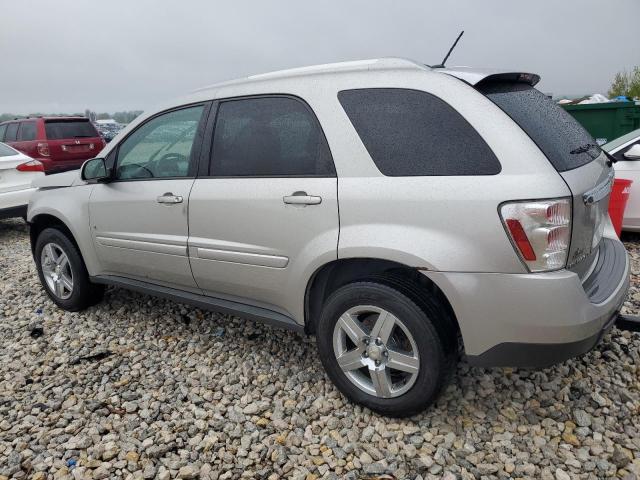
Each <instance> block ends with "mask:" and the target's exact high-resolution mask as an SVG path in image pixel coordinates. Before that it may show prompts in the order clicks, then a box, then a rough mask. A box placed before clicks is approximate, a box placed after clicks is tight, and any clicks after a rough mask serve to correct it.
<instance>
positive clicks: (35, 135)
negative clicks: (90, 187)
mask: <svg viewBox="0 0 640 480" xmlns="http://www.w3.org/2000/svg"><path fill="white" fill-rule="evenodd" d="M2 141H4V142H5V143H6V144H8V145H11V146H12V147H13V148H15V149H16V150H19V151H21V152H22V153H25V154H26V155H29V156H30V157H32V158H34V159H36V160H38V161H40V162H41V163H42V165H44V170H45V172H46V173H56V172H63V171H66V170H73V169H77V168H80V166H81V165H82V163H83V162H84V161H85V160H87V159H89V158H93V157H95V156H96V153H98V152H99V151H100V150H102V148H103V147H104V146H105V145H106V143H105V142H104V140H102V138H101V137H100V135H99V134H98V132H97V131H96V129H95V127H94V126H93V124H92V123H91V122H90V121H89V119H88V118H84V117H37V118H22V119H19V120H18V119H16V120H11V121H8V122H3V123H0V142H2Z"/></svg>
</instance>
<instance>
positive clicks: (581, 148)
mask: <svg viewBox="0 0 640 480" xmlns="http://www.w3.org/2000/svg"><path fill="white" fill-rule="evenodd" d="M593 148H598V149H599V148H600V145H598V144H596V143H585V144H584V145H580V146H579V147H578V148H574V149H573V150H571V151H570V152H569V153H570V154H572V155H577V154H579V153H587V152H588V151H589V150H591V149H593Z"/></svg>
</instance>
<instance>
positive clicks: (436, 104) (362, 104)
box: [338, 88, 501, 177]
mask: <svg viewBox="0 0 640 480" xmlns="http://www.w3.org/2000/svg"><path fill="white" fill-rule="evenodd" d="M338 99H339V100H340V103H341V104H342V107H343V108H344V110H345V112H346V113H347V115H348V116H349V119H350V120H351V123H352V124H353V126H354V127H355V129H356V131H357V132H358V135H359V136H360V139H361V140H362V143H363V144H364V146H365V147H366V148H367V150H368V152H369V155H371V158H372V159H373V161H374V162H375V164H376V166H377V167H378V170H380V171H381V172H382V173H383V174H384V175H387V176H393V177H395V176H431V175H495V174H497V173H499V172H500V170H501V167H500V162H499V161H498V159H497V158H496V156H495V155H494V154H493V152H492V150H491V149H490V148H489V146H488V145H487V144H486V143H485V142H484V140H483V139H482V138H481V137H480V135H479V134H478V132H476V131H475V129H474V128H473V127H472V126H471V125H469V123H468V122H467V121H466V120H465V119H464V118H463V117H462V115H460V114H459V113H458V112H457V111H455V110H454V109H453V108H452V107H451V106H450V105H448V104H447V103H445V102H444V101H443V100H441V99H439V98H438V97H435V96H433V95H431V94H429V93H426V92H422V91H418V90H407V89H400V88H368V89H358V90H344V91H342V92H340V93H339V94H338Z"/></svg>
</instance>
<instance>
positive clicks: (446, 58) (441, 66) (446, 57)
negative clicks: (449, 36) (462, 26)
mask: <svg viewBox="0 0 640 480" xmlns="http://www.w3.org/2000/svg"><path fill="white" fill-rule="evenodd" d="M463 33H464V30H462V31H461V32H460V35H458V38H456V41H455V42H453V45H451V48H450V49H449V51H448V52H447V54H446V55H445V57H444V60H442V63H440V64H439V65H432V66H431V68H444V64H445V63H447V60H449V55H451V52H453V49H454V48H456V45H457V44H458V40H460V37H462V34H463Z"/></svg>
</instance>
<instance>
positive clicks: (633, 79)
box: [609, 66, 640, 98]
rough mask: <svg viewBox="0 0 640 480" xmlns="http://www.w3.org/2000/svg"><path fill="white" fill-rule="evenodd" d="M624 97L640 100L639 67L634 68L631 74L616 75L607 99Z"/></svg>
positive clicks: (620, 73)
mask: <svg viewBox="0 0 640 480" xmlns="http://www.w3.org/2000/svg"><path fill="white" fill-rule="evenodd" d="M620 95H625V96H626V97H628V98H640V66H637V67H634V68H633V71H631V72H618V73H616V76H615V78H614V79H613V83H612V84H611V88H609V98H613V97H617V96H620Z"/></svg>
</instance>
